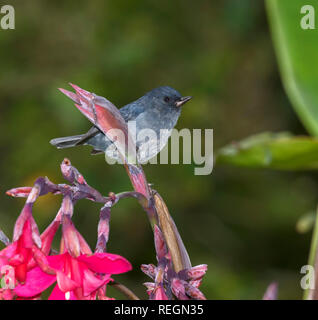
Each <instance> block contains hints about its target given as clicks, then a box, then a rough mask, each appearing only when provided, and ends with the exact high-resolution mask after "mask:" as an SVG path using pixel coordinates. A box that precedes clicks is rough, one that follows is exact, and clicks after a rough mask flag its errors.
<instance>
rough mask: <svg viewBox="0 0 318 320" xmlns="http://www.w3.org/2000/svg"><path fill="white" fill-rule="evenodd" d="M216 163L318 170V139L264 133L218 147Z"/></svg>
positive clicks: (284, 133)
mask: <svg viewBox="0 0 318 320" xmlns="http://www.w3.org/2000/svg"><path fill="white" fill-rule="evenodd" d="M215 163H216V164H217V165H218V164H229V165H234V166H242V167H253V168H271V169H280V170H309V169H318V138H313V137H306V136H292V135H291V134H290V133H287V132H283V133H270V132H265V133H261V134H257V135H254V136H251V137H248V138H246V139H244V140H242V141H240V142H233V143H232V144H230V145H227V146H225V147H223V148H221V149H220V150H219V151H217V153H216V155H215Z"/></svg>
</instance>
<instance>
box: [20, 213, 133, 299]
mask: <svg viewBox="0 0 318 320" xmlns="http://www.w3.org/2000/svg"><path fill="white" fill-rule="evenodd" d="M45 259H46V261H47V266H48V268H47V269H48V270H53V271H54V274H49V273H47V272H44V271H43V268H40V267H35V268H33V269H32V270H30V271H29V272H28V273H27V277H26V281H25V284H24V285H18V286H17V287H16V288H15V292H16V294H17V295H18V296H20V297H32V296H36V295H38V294H39V293H41V292H42V291H44V290H46V289H47V288H48V287H49V286H50V285H52V284H53V283H54V282H57V285H56V286H55V287H54V289H53V291H52V293H51V295H50V297H49V300H89V299H95V298H96V293H97V290H98V289H100V288H102V287H103V286H105V285H106V284H107V283H108V282H109V281H111V280H112V279H111V275H112V274H119V273H123V272H127V271H129V270H131V269H132V267H131V264H130V263H129V262H128V261H127V260H126V259H125V258H123V257H121V256H119V255H116V254H111V253H95V254H91V251H90V249H89V247H88V245H87V243H86V241H85V240H84V238H83V237H82V236H81V235H80V233H79V232H78V231H77V230H76V229H75V227H74V225H73V223H72V222H71V220H70V219H69V218H68V217H64V219H63V237H62V241H61V254H59V255H53V256H47V257H46V258H45Z"/></svg>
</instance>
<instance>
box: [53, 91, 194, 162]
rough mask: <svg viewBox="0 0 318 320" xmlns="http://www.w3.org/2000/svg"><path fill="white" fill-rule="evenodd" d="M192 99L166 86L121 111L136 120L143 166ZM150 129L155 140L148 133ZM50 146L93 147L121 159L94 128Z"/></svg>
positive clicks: (127, 117) (138, 144) (130, 118)
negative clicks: (183, 107) (182, 109)
mask: <svg viewBox="0 0 318 320" xmlns="http://www.w3.org/2000/svg"><path fill="white" fill-rule="evenodd" d="M191 98H192V97H190V96H186V97H182V96H181V95H180V93H179V92H178V91H177V90H175V89H173V88H171V87H168V86H164V87H158V88H155V89H153V90H151V91H149V92H147V93H146V94H145V95H144V96H142V97H141V98H139V99H138V100H136V101H134V102H131V103H129V104H127V105H125V106H124V107H122V108H121V109H119V112H120V113H121V115H122V117H123V118H124V120H125V121H126V122H127V123H128V122H131V121H135V124H136V141H135V143H136V148H137V157H138V161H139V162H140V163H144V162H147V161H148V160H149V159H151V158H153V157H154V156H156V155H157V153H158V152H160V151H161V150H162V148H163V147H164V146H165V145H166V143H167V141H168V139H169V137H170V135H171V132H172V129H173V128H174V126H175V125H176V123H177V121H178V118H179V116H180V113H181V106H182V105H184V104H185V103H186V102H187V101H189V100H190V99H191ZM143 129H148V130H143ZM149 129H150V130H152V132H154V133H155V135H156V137H154V135H151V134H149ZM139 133H140V134H139ZM150 133H151V132H150ZM50 143H51V144H52V145H53V146H56V147H57V148H59V149H63V148H70V147H75V146H78V145H90V146H92V147H93V148H94V149H93V150H92V154H98V153H106V155H107V156H108V157H110V158H113V159H118V158H119V157H118V153H117V150H116V147H115V145H114V144H113V143H112V141H110V140H109V139H108V138H107V137H106V136H105V135H104V133H103V132H101V131H100V130H99V129H98V128H97V127H95V126H93V127H92V128H91V129H90V130H89V131H88V132H87V133H85V134H80V135H76V136H69V137H62V138H56V139H53V140H51V141H50Z"/></svg>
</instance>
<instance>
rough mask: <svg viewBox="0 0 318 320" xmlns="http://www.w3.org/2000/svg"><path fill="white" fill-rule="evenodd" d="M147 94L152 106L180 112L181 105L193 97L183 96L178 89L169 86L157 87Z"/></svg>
mask: <svg viewBox="0 0 318 320" xmlns="http://www.w3.org/2000/svg"><path fill="white" fill-rule="evenodd" d="M145 96H146V97H147V99H150V100H151V105H152V107H154V108H158V109H160V110H167V112H168V111H169V110H171V111H172V110H173V111H177V112H180V111H181V107H182V106H183V105H184V104H185V103H186V102H188V101H189V100H190V99H191V98H192V97H190V96H186V97H182V96H181V94H180V93H179V92H178V91H177V90H175V89H173V88H171V87H168V86H164V87H158V88H155V89H153V90H151V91H150V92H148V93H147V94H146V95H145Z"/></svg>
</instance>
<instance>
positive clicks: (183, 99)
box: [175, 96, 192, 107]
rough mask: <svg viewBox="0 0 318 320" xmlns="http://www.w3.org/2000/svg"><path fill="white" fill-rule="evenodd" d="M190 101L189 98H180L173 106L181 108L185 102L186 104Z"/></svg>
mask: <svg viewBox="0 0 318 320" xmlns="http://www.w3.org/2000/svg"><path fill="white" fill-rule="evenodd" d="M191 99H192V97H191V96H187V97H182V98H180V99H179V100H178V101H176V103H175V105H176V107H181V106H183V105H184V104H185V103H186V102H188V101H189V100H191Z"/></svg>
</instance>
